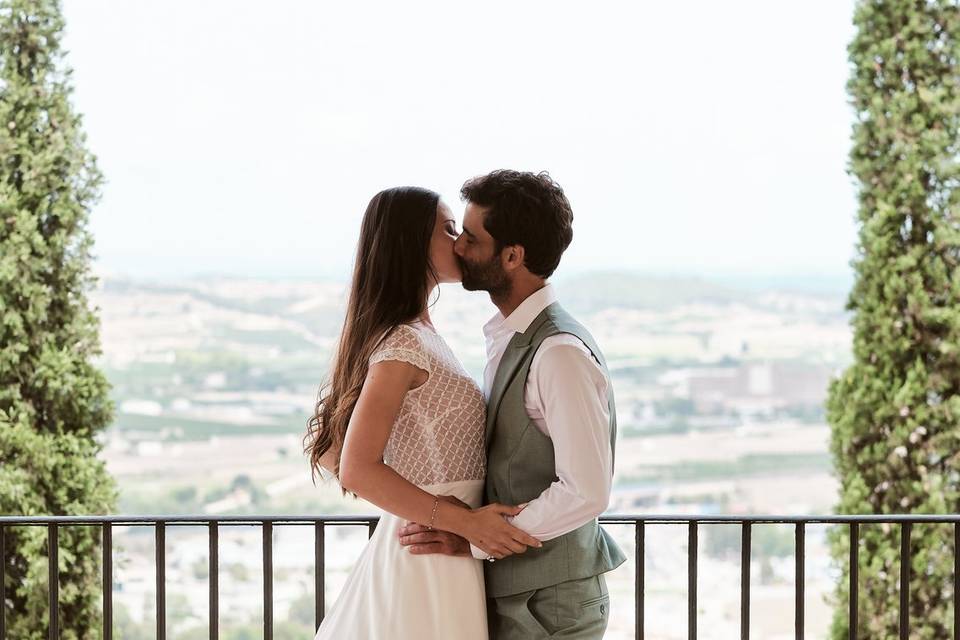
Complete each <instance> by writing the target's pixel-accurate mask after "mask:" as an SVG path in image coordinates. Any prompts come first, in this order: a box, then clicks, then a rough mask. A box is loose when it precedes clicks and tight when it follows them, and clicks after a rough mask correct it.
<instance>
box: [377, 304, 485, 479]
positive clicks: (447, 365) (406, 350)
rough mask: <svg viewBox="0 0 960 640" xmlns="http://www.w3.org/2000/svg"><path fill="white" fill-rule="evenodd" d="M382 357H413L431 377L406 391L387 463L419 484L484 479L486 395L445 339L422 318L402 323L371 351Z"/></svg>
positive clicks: (410, 359) (406, 359) (387, 450)
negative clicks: (409, 322)
mask: <svg viewBox="0 0 960 640" xmlns="http://www.w3.org/2000/svg"><path fill="white" fill-rule="evenodd" d="M384 360H401V361H403V362H409V363H410V364H412V365H414V366H416V367H419V368H420V369H423V370H424V371H426V372H427V374H428V376H429V377H428V378H427V381H426V382H425V383H423V384H422V385H420V386H419V387H417V388H416V389H412V390H410V391H408V392H407V395H406V397H405V398H404V400H403V406H402V407H401V409H400V413H399V414H397V418H396V420H395V421H394V423H393V431H391V433H390V438H389V439H388V441H387V446H386V448H385V449H384V452H383V461H384V463H386V464H387V465H389V466H390V467H392V468H393V469H394V470H395V471H396V472H397V473H399V474H400V475H402V476H403V477H404V478H406V479H407V480H409V481H410V482H412V483H414V484H416V485H419V486H425V485H430V484H439V483H443V482H455V481H458V480H482V479H483V478H484V474H485V473H486V454H485V451H484V420H485V415H486V413H485V412H486V405H485V403H484V400H483V394H482V392H481V391H480V389H479V387H477V384H476V382H474V381H473V378H471V377H470V376H469V375H468V374H467V373H466V371H464V370H463V366H462V365H461V364H460V361H459V360H457V357H456V356H455V355H454V354H453V351H451V350H450V347H449V346H447V343H446V342H444V340H443V338H441V337H440V336H439V335H437V334H436V333H435V332H434V331H433V330H431V329H430V328H429V327H427V326H425V325H423V324H422V323H420V322H414V323H412V324H401V325H398V326H397V327H396V328H394V329H393V331H392V332H391V333H390V334H389V335H388V336H387V338H386V340H384V341H383V343H382V344H381V345H380V346H379V347H378V348H377V350H376V351H374V353H373V355H372V356H370V364H374V363H376V362H382V361H384Z"/></svg>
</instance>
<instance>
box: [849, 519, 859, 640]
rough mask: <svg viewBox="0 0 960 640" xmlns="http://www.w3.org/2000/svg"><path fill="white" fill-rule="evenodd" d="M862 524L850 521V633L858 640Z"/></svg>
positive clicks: (852, 638) (851, 636) (853, 639)
mask: <svg viewBox="0 0 960 640" xmlns="http://www.w3.org/2000/svg"><path fill="white" fill-rule="evenodd" d="M859 588H860V525H859V524H858V523H856V522H851V523H850V587H849V591H850V602H849V607H850V612H849V619H848V624H849V634H848V637H849V638H850V640H857V601H858V600H859V599H860V592H859Z"/></svg>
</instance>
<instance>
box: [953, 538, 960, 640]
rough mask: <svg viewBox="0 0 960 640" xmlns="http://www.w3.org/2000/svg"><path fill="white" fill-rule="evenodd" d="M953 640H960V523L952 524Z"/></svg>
mask: <svg viewBox="0 0 960 640" xmlns="http://www.w3.org/2000/svg"><path fill="white" fill-rule="evenodd" d="M953 640H960V522H955V523H954V524H953Z"/></svg>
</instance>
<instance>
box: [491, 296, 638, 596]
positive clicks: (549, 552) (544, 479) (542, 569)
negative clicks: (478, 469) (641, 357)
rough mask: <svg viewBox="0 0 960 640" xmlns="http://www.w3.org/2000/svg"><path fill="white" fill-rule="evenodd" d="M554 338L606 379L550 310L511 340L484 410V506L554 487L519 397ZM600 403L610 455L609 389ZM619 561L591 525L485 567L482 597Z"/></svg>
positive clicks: (578, 331) (545, 445)
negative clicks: (570, 345)
mask: <svg viewBox="0 0 960 640" xmlns="http://www.w3.org/2000/svg"><path fill="white" fill-rule="evenodd" d="M558 333H569V334H572V335H574V336H576V337H577V338H579V339H580V340H582V341H583V343H584V344H585V345H586V346H587V348H588V349H590V351H591V352H593V355H594V357H595V358H596V359H597V361H598V362H599V363H600V366H601V367H602V368H603V370H604V373H605V374H607V379H608V380H609V378H610V376H609V373H608V372H607V363H606V361H605V360H604V358H603V354H602V353H601V352H600V349H599V348H598V347H597V344H596V342H594V340H593V337H592V336H591V335H590V333H589V332H588V331H587V330H586V329H585V328H584V327H583V325H581V324H580V323H579V322H577V321H576V320H574V319H573V317H572V316H570V315H569V314H568V313H567V312H566V311H564V310H563V309H562V308H561V307H560V305H559V304H557V303H554V304H551V305H550V306H548V307H547V308H546V309H544V310H543V311H542V312H541V313H540V315H538V316H537V317H536V318H535V319H534V321H533V322H532V323H530V326H529V327H528V328H527V330H526V332H524V333H518V334H516V335H514V336H513V338H512V339H511V340H510V343H509V344H508V345H507V348H506V350H505V351H504V354H503V359H502V360H501V361H500V366H499V368H498V369H497V373H496V376H495V377H494V379H493V388H492V389H491V391H490V400H489V402H488V404H487V429H486V443H487V479H486V496H485V497H486V502H487V503H488V504H489V503H492V502H500V503H502V504H508V505H516V504H520V503H523V502H528V501H530V500H533V499H534V498H536V497H538V496H539V495H540V494H541V493H543V491H544V490H545V489H546V488H547V487H549V486H550V484H551V483H553V482H554V481H556V480H557V475H556V465H555V462H554V450H553V441H552V440H551V439H550V438H549V437H548V436H545V435H544V434H543V432H541V431H540V429H538V428H537V426H536V425H535V424H534V422H533V420H531V419H530V416H528V415H527V411H526V408H525V407H524V402H523V391H524V387H525V386H526V382H527V374H528V373H529V371H530V364H531V363H532V362H533V356H534V354H536V352H537V349H538V348H539V347H540V344H541V343H542V342H543V341H544V340H545V339H547V338H549V337H550V336H553V335H557V334H558ZM607 403H608V407H609V410H610V447H611V451H612V452H614V451H615V450H616V439H617V418H616V411H615V409H614V403H613V388H612V385H608V390H607ZM625 560H626V557H625V556H624V555H623V552H622V551H621V550H620V548H619V547H617V545H616V543H615V542H614V541H613V539H612V538H611V537H610V535H609V534H608V533H607V532H606V531H604V530H603V529H602V528H601V527H600V525H599V523H598V522H597V520H596V519H594V520H592V521H590V522H588V523H587V524H585V525H583V526H582V527H580V528H578V529H575V530H573V531H571V532H569V533H567V534H564V535H562V536H560V537H559V538H554V539H552V540H547V541H546V542H544V543H543V546H542V547H541V548H539V549H537V548H534V547H530V548H528V549H527V550H526V551H525V552H524V553H521V554H516V555H512V556H508V557H506V558H504V559H502V560H497V561H496V562H485V563H484V566H485V567H486V584H487V595H489V596H491V597H494V598H497V597H501V596H508V595H513V594H516V593H522V592H524V591H532V590H534V589H542V588H544V587H549V586H552V585H555V584H560V583H561V582H567V581H568V580H579V579H583V578H589V577H591V576H596V575H599V574H601V573H606V572H607V571H610V570H611V569H614V568H616V567H618V566H619V565H620V564H621V563H623V562H624V561H625Z"/></svg>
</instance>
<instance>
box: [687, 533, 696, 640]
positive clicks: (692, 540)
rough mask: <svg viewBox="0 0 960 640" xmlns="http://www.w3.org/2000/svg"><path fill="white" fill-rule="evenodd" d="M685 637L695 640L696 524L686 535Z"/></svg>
mask: <svg viewBox="0 0 960 640" xmlns="http://www.w3.org/2000/svg"><path fill="white" fill-rule="evenodd" d="M687 637H688V638H689V639H690V640H697V523H696V521H691V522H690V527H689V533H688V535H687Z"/></svg>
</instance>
